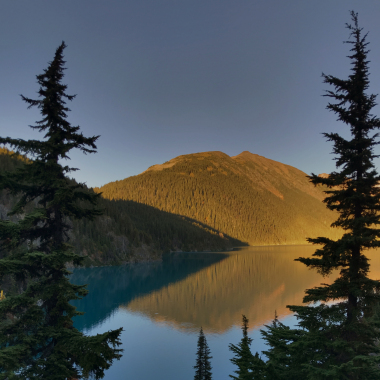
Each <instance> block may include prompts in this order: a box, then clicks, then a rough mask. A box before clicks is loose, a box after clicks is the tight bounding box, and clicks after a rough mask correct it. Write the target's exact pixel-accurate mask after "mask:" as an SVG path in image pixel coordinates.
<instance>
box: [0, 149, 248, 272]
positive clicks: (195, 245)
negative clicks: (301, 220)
mask: <svg viewBox="0 0 380 380" xmlns="http://www.w3.org/2000/svg"><path fill="white" fill-rule="evenodd" d="M28 162H30V161H29V160H28V159H26V158H25V157H23V156H21V155H14V152H12V151H10V150H8V149H6V148H1V147H0V175H1V174H2V172H6V171H13V170H16V169H17V168H18V167H19V166H20V165H23V164H24V163H26V164H27V163H28ZM88 191H93V190H92V189H88ZM16 200H17V198H16V197H15V196H13V195H11V194H10V192H9V191H5V190H3V191H0V220H6V219H8V218H11V219H12V220H14V221H16V220H19V219H20V218H21V217H22V216H13V217H9V216H8V215H7V214H8V212H9V211H10V210H11V209H12V207H13V205H14V204H15V202H16ZM31 207H33V205H30V207H28V208H27V209H26V210H25V211H26V213H27V212H29V211H31ZM99 207H100V208H101V209H102V210H103V215H101V216H99V217H97V218H96V219H95V220H93V221H89V220H85V219H82V220H75V219H74V220H70V223H71V224H72V226H73V230H72V232H71V234H70V244H72V245H73V248H74V250H75V252H76V253H78V254H80V255H85V256H88V257H87V259H86V260H85V264H86V265H104V264H106V265H110V264H113V265H115V264H121V263H125V262H138V261H149V260H156V259H160V258H161V255H162V253H163V252H167V251H170V250H171V251H177V250H183V251H191V250H192V251H194V250H198V251H201V250H215V251H220V250H226V249H231V248H232V247H234V246H237V245H242V244H243V243H242V242H240V241H238V240H236V239H233V238H231V237H229V236H224V235H223V236H221V235H220V233H219V231H216V230H215V229H212V228H210V227H209V226H206V225H204V224H202V223H199V222H197V221H195V220H193V219H190V218H186V217H183V216H179V215H173V214H171V213H168V212H165V211H161V210H158V209H157V208H154V207H151V206H147V205H144V204H141V203H138V202H134V201H112V200H108V199H104V198H100V199H99ZM1 254H4V253H3V252H0V255H1ZM5 254H6V253H5Z"/></svg>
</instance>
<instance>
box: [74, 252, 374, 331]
mask: <svg viewBox="0 0 380 380" xmlns="http://www.w3.org/2000/svg"><path fill="white" fill-rule="evenodd" d="M314 251H315V248H314V247H312V246H268V247H246V248H242V249H240V250H237V251H232V252H229V253H187V254H184V253H183V254H172V255H169V256H168V257H167V258H166V260H164V261H163V262H160V263H151V264H136V265H131V266H124V267H104V268H91V269H90V268H87V269H84V268H83V269H76V270H74V274H73V275H72V276H71V281H72V282H73V283H75V284H85V283H87V284H88V289H89V295H88V296H87V297H85V298H84V299H83V300H81V301H75V302H73V304H74V305H75V306H77V307H78V310H80V311H85V312H86V314H85V315H84V316H81V317H79V318H77V319H76V320H75V326H76V327H77V328H78V329H80V330H84V329H91V328H92V327H94V326H96V325H98V324H99V323H102V322H103V321H104V320H106V319H107V318H108V317H109V316H111V315H112V313H113V312H114V311H115V310H117V309H119V308H121V309H126V310H128V311H129V312H132V313H139V314H142V315H145V316H147V317H149V318H150V319H151V320H152V321H154V322H157V323H164V324H170V325H171V326H172V327H174V328H178V329H181V330H185V331H186V330H189V331H192V332H193V331H199V329H200V327H201V326H202V327H203V330H204V331H205V332H208V333H210V332H214V333H223V332H225V331H227V330H228V329H230V328H231V327H232V326H239V325H240V324H241V315H242V314H245V315H246V316H247V318H248V319H249V323H250V328H251V329H253V328H254V327H258V326H261V325H262V324H264V323H270V321H271V320H272V319H273V317H274V313H275V311H277V314H278V315H279V316H280V317H282V316H285V315H287V314H290V312H289V310H288V309H287V308H286V305H292V304H301V303H302V298H303V296H304V290H305V289H307V288H311V287H314V286H318V285H319V284H320V283H321V282H329V281H332V280H333V279H334V278H335V277H336V274H335V275H332V276H330V278H322V277H321V275H319V274H318V273H317V272H316V271H315V270H309V269H308V268H306V266H305V265H303V264H301V263H299V262H294V259H295V258H298V257H300V256H303V257H308V256H311V255H312V254H313V252H314ZM369 256H370V258H371V262H370V263H371V265H372V271H371V276H370V277H371V278H374V279H378V278H379V277H380V259H379V257H378V256H379V255H378V254H376V252H374V253H372V254H371V255H369Z"/></svg>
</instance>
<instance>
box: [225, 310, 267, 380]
mask: <svg viewBox="0 0 380 380" xmlns="http://www.w3.org/2000/svg"><path fill="white" fill-rule="evenodd" d="M241 329H242V331H243V338H242V339H241V341H240V343H239V344H238V345H234V344H230V345H229V349H230V351H232V352H233V353H234V354H235V357H233V358H232V359H231V362H232V363H233V364H235V365H236V366H237V367H238V368H237V370H236V371H234V373H235V374H236V376H235V375H229V376H230V377H231V378H232V379H234V380H261V379H264V377H262V376H263V372H264V369H265V363H264V362H263V361H262V360H261V359H260V357H259V354H258V353H256V354H255V355H253V354H252V352H251V349H250V345H251V343H252V338H249V337H248V319H247V318H246V316H245V315H243V324H242V328H241Z"/></svg>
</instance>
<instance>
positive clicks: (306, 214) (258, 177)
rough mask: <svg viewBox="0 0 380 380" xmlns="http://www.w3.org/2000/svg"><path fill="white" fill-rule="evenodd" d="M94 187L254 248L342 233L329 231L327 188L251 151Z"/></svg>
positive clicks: (175, 163) (203, 157)
mask: <svg viewBox="0 0 380 380" xmlns="http://www.w3.org/2000/svg"><path fill="white" fill-rule="evenodd" d="M94 190H95V191H98V192H102V193H103V197H104V198H106V199H111V200H118V199H122V200H131V201H135V202H138V203H142V204H145V205H149V206H153V207H155V208H157V209H159V210H162V211H166V212H170V213H173V214H178V215H182V216H186V217H189V218H192V219H195V220H197V221H199V222H201V223H204V224H205V225H207V226H209V227H211V228H214V229H216V230H218V231H221V232H222V233H223V234H227V235H229V236H231V237H233V238H236V239H239V240H241V241H243V242H247V243H249V244H251V245H256V244H299V243H304V242H305V241H306V238H307V237H316V236H329V237H337V236H339V234H340V232H339V231H337V230H335V229H332V228H330V224H331V223H332V222H333V221H334V220H335V219H336V215H335V214H334V213H333V212H331V211H330V210H327V209H326V207H325V205H324V204H323V203H322V200H323V198H324V196H325V195H324V193H323V189H322V188H315V187H314V186H313V185H312V184H310V183H309V181H308V178H307V176H306V174H305V173H303V172H302V171H300V170H298V169H296V168H294V167H292V166H289V165H285V164H282V163H280V162H276V161H273V160H270V159H267V158H265V157H262V156H259V155H257V154H252V153H250V152H242V153H241V154H239V155H238V156H235V157H229V156H228V155H226V154H224V153H222V152H204V153H196V154H188V155H183V156H179V157H176V158H174V159H172V160H170V161H168V162H166V163H164V164H162V165H154V166H152V167H150V168H149V169H148V170H146V171H145V172H143V173H141V174H139V175H137V176H133V177H129V178H126V179H124V180H121V181H116V182H111V183H108V184H106V185H104V186H103V187H101V188H95V189H94Z"/></svg>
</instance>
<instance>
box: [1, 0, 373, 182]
mask: <svg viewBox="0 0 380 380" xmlns="http://www.w3.org/2000/svg"><path fill="white" fill-rule="evenodd" d="M350 10H354V11H356V12H358V13H359V24H360V26H361V27H363V29H364V31H365V32H367V31H368V32H369V34H368V41H369V42H370V45H369V48H370V50H371V52H370V54H369V60H370V61H371V62H370V65H369V66H370V74H371V75H370V81H371V86H370V92H373V93H378V92H379V88H380V44H379V41H380V23H379V21H378V20H379V16H380V2H379V1H375V0H371V1H370V0H360V1H359V0H356V1H354V0H334V1H331V0H308V1H305V0H287V1H284V0H107V1H106V0H102V1H100V0H80V1H78V0H65V1H58V0H49V1H46V0H45V1H42V0H33V1H30V0H17V1H2V2H1V4H0V36H1V37H0V51H1V54H0V78H1V79H0V83H1V86H0V136H2V137H6V136H9V137H12V138H21V139H42V138H43V135H42V134H41V133H39V132H37V131H35V130H32V129H31V128H29V127H28V126H29V125H32V124H34V123H35V121H37V120H40V119H41V116H40V114H39V112H38V109H27V105H26V103H24V102H23V101H22V99H21V97H20V94H22V95H24V96H26V97H29V98H37V96H38V95H37V91H38V89H39V85H38V84H37V82H36V75H38V74H41V73H42V72H43V70H44V69H45V68H47V66H48V64H49V62H50V61H51V60H52V59H53V57H54V53H55V50H56V48H57V47H58V46H59V45H60V44H61V42H62V41H65V43H66V44H67V48H66V49H65V51H64V55H65V60H66V67H67V70H66V71H65V77H64V79H63V83H64V84H67V86H68V89H67V93H68V94H77V96H76V98H75V99H74V100H73V101H72V102H70V104H69V107H70V109H71V112H70V113H69V116H68V120H69V121H70V122H71V123H72V125H79V126H80V128H81V131H82V132H83V134H84V135H85V136H94V135H100V137H99V139H98V144H97V148H98V151H97V153H96V154H89V155H83V154H82V153H79V152H74V151H72V153H71V155H70V156H71V160H70V162H68V163H65V164H69V165H71V166H73V167H76V168H79V169H80V170H79V171H77V172H75V173H74V174H73V177H74V178H75V179H77V180H78V181H80V182H84V183H86V184H87V185H88V186H90V187H95V186H102V185H104V184H106V183H108V182H111V181H115V180H121V179H124V178H126V177H129V176H132V175H137V174H139V173H141V172H143V171H144V170H146V169H147V168H148V167H150V166H152V165H155V164H161V163H163V162H166V161H168V160H170V159H172V158H174V157H176V156H179V155H183V154H190V153H196V152H205V151H222V152H224V153H226V154H228V155H229V156H235V155H238V154H239V153H241V152H242V151H246V150H248V151H250V152H251V153H256V154H259V155H261V156H264V157H267V158H270V159H273V160H276V161H280V162H282V163H285V164H288V165H291V166H294V167H296V168H298V169H300V170H302V171H304V172H305V173H307V174H310V173H316V174H318V173H326V172H327V173H328V172H331V171H333V170H334V169H335V161H334V160H333V158H334V156H333V155H332V154H331V151H332V145H331V143H329V142H326V140H325V138H324V137H323V135H322V133H323V132H338V133H340V134H341V135H343V136H345V137H348V127H347V126H345V125H343V124H341V123H339V122H337V121H336V119H337V117H336V115H335V114H333V113H331V112H329V111H327V110H326V105H327V103H328V99H327V98H326V97H323V96H322V95H323V94H324V92H325V91H326V90H328V89H329V87H328V86H327V85H326V84H324V83H323V79H322V76H321V75H322V72H323V73H325V74H330V75H334V76H337V77H339V78H341V79H345V78H347V76H348V75H349V73H350V61H349V59H348V58H347V55H348V54H349V48H350V47H349V45H348V44H344V43H343V41H345V40H347V39H348V37H349V31H348V30H347V29H346V28H345V24H346V23H347V22H350V14H349V11H350ZM379 101H380V100H379ZM373 112H374V113H375V114H377V115H379V116H380V107H379V106H376V107H375V108H374V109H373ZM375 164H376V165H377V166H379V164H380V159H379V160H378V161H376V162H375Z"/></svg>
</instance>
